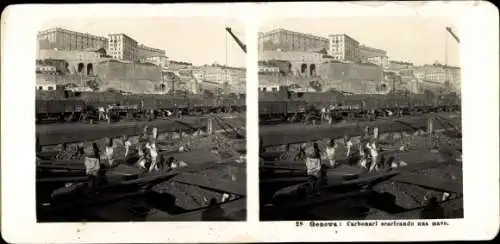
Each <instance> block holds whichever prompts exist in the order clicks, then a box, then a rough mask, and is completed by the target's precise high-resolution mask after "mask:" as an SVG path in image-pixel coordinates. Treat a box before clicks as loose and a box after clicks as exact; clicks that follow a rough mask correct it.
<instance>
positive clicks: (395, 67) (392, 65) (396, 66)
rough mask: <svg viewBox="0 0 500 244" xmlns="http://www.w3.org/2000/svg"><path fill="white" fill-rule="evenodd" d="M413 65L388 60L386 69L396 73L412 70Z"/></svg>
mask: <svg viewBox="0 0 500 244" xmlns="http://www.w3.org/2000/svg"><path fill="white" fill-rule="evenodd" d="M412 68H413V63H410V62H402V61H394V60H390V61H389V65H388V67H387V69H390V70H393V71H397V70H401V69H412Z"/></svg>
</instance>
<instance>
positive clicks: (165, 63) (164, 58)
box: [141, 56, 169, 69]
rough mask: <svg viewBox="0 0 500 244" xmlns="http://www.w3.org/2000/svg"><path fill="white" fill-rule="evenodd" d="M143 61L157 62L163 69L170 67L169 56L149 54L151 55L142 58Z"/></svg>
mask: <svg viewBox="0 0 500 244" xmlns="http://www.w3.org/2000/svg"><path fill="white" fill-rule="evenodd" d="M141 62H143V63H152V64H155V65H157V66H159V67H161V68H162V69H168V68H169V60H168V57H167V56H149V57H144V58H141Z"/></svg>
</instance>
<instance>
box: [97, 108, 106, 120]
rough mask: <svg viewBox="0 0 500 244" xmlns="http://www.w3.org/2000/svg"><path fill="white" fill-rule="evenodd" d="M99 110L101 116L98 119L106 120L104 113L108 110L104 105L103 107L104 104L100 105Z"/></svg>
mask: <svg viewBox="0 0 500 244" xmlns="http://www.w3.org/2000/svg"><path fill="white" fill-rule="evenodd" d="M98 112H99V117H98V119H97V120H104V119H105V117H104V113H105V112H106V111H105V110H104V107H102V106H101V107H99V109H98Z"/></svg>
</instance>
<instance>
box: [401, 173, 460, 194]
mask: <svg viewBox="0 0 500 244" xmlns="http://www.w3.org/2000/svg"><path fill="white" fill-rule="evenodd" d="M391 181H395V182H401V183H407V184H412V185H418V186H421V187H424V188H429V189H433V190H438V191H443V192H453V193H457V194H463V186H462V182H461V181H458V180H457V181H453V180H444V179H439V178H434V177H428V176H425V175H420V174H419V175H417V174H408V173H405V174H399V175H397V176H395V177H393V178H392V179H391Z"/></svg>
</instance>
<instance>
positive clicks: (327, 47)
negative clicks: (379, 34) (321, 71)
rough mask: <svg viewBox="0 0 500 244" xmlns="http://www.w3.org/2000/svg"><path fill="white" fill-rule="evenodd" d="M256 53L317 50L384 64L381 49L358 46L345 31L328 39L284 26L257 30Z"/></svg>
mask: <svg viewBox="0 0 500 244" xmlns="http://www.w3.org/2000/svg"><path fill="white" fill-rule="evenodd" d="M258 46H259V53H260V54H261V56H263V54H264V52H266V51H279V52H317V51H319V50H324V51H325V52H326V54H328V55H329V56H330V57H331V58H332V59H334V60H339V61H353V62H360V61H365V62H367V61H372V62H378V63H379V64H380V65H382V66H385V65H387V60H388V58H387V52H386V51H385V50H381V49H377V48H373V47H369V46H365V45H360V43H359V41H357V40H356V39H354V38H353V37H351V36H349V35H347V34H332V35H329V36H328V38H326V37H322V36H316V35H311V34H305V33H300V32H295V31H290V30H285V29H275V30H271V31H269V32H266V33H262V32H261V33H259V41H258Z"/></svg>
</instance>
